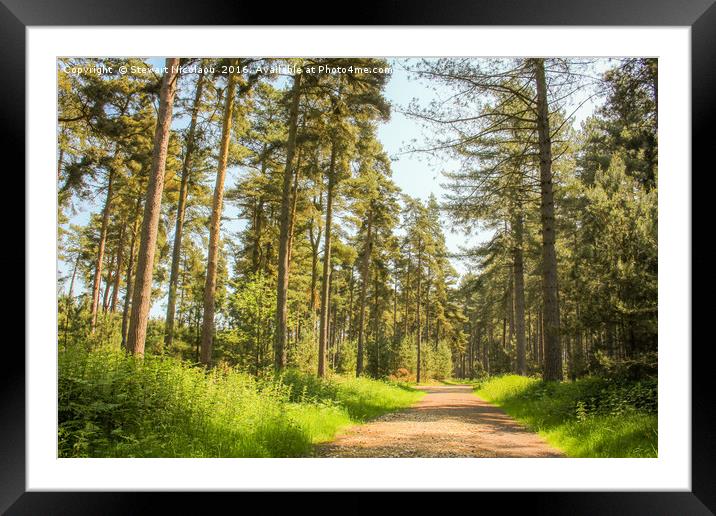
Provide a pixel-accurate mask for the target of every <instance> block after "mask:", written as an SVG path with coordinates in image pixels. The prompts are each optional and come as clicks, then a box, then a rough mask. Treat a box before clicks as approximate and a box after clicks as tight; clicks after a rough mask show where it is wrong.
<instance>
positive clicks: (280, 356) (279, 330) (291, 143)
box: [274, 74, 301, 370]
mask: <svg viewBox="0 0 716 516" xmlns="http://www.w3.org/2000/svg"><path fill="white" fill-rule="evenodd" d="M291 93H292V98H291V107H290V110H289V116H288V118H289V120H288V141H287V142H286V167H285V168H284V172H283V192H282V196H281V229H280V233H279V248H278V279H277V289H276V294H277V295H276V339H275V341H274V365H275V367H276V369H278V370H281V369H283V368H284V367H286V345H287V331H288V328H287V326H286V325H287V320H288V275H289V270H288V269H289V255H290V249H289V238H290V237H289V226H290V224H291V221H290V215H291V179H292V177H293V154H294V152H295V149H296V129H297V126H298V105H299V101H300V99H301V74H296V75H294V77H293V88H292V92H291Z"/></svg>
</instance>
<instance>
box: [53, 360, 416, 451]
mask: <svg viewBox="0 0 716 516" xmlns="http://www.w3.org/2000/svg"><path fill="white" fill-rule="evenodd" d="M419 396H420V393H417V392H416V391H414V390H412V389H409V388H407V387H405V386H399V385H394V384H389V383H387V382H382V381H376V380H370V379H367V378H359V379H355V378H342V377H335V378H333V379H330V380H318V379H317V378H315V377H313V376H312V375H307V374H304V373H300V372H298V371H288V372H287V373H286V374H285V375H283V376H282V377H279V378H274V377H267V378H264V379H257V378H255V377H253V376H251V375H249V374H247V373H244V372H241V371H239V370H237V369H235V368H232V367H229V366H227V365H223V366H220V367H216V368H214V369H212V370H211V371H209V372H207V371H206V370H204V369H202V368H197V367H194V366H192V365H190V364H189V363H187V362H183V361H181V360H178V359H176V358H173V357H167V356H164V357H162V356H152V355H147V356H145V357H144V358H138V357H132V356H128V355H126V354H125V353H123V352H121V351H115V350H109V349H98V350H95V351H92V352H87V351H86V350H84V349H80V348H79V347H75V348H70V349H68V350H67V351H62V352H60V353H59V399H58V421H59V428H58V438H59V444H58V455H59V456H60V457H296V456H305V455H307V454H308V453H309V451H310V448H311V446H312V444H313V443H316V442H319V441H321V440H326V439H330V438H332V437H333V435H335V433H336V432H337V431H338V430H339V429H340V428H341V427H344V426H346V425H348V424H351V423H355V422H360V421H363V420H364V419H366V418H369V417H374V416H376V415H379V414H381V413H383V412H386V411H390V410H395V409H397V408H402V407H405V406H408V405H410V404H412V403H413V402H414V401H415V400H416V399H417V398H418V397H419Z"/></svg>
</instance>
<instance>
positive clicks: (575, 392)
mask: <svg viewBox="0 0 716 516" xmlns="http://www.w3.org/2000/svg"><path fill="white" fill-rule="evenodd" d="M476 389H477V394H478V395H479V396H481V397H483V398H484V399H486V400H488V401H490V402H493V403H495V404H497V405H499V406H500V407H502V408H503V409H504V410H505V411H506V412H507V413H508V414H510V415H512V416H514V417H515V418H517V419H518V420H521V421H522V422H524V423H526V424H527V425H528V426H529V427H530V428H531V429H533V430H536V431H539V432H540V433H542V434H543V435H544V436H545V438H547V440H548V441H550V442H551V443H552V444H554V445H555V446H557V447H560V448H562V449H563V450H565V451H566V452H567V454H568V455H570V456H575V457H655V456H656V455H657V442H658V439H657V437H658V434H657V383H656V380H655V379H652V378H648V379H645V380H641V381H627V380H626V379H625V378H624V377H621V378H596V377H595V378H591V377H590V378H582V379H580V380H577V381H574V382H563V383H557V382H543V381H542V380H539V379H537V378H528V377H524V376H516V375H507V376H500V377H492V378H489V379H486V380H483V381H482V382H480V383H479V384H477V386H476Z"/></svg>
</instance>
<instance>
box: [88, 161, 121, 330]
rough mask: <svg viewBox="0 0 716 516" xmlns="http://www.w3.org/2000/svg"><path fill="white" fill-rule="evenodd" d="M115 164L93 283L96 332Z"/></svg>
mask: <svg viewBox="0 0 716 516" xmlns="http://www.w3.org/2000/svg"><path fill="white" fill-rule="evenodd" d="M114 170H115V169H114V166H113V167H112V168H111V169H110V171H109V179H108V181H107V197H106V198H105V201H104V209H103V210H102V228H101V229H100V233H99V247H98V249H97V261H96V265H95V270H94V281H93V283H92V308H91V312H90V319H91V322H90V328H91V329H90V331H91V332H92V333H94V330H95V326H96V325H97V311H98V309H99V287H100V283H101V281H102V265H103V264H104V248H105V245H106V243H107V230H108V228H109V211H110V208H111V205H112V188H113V186H114V173H115V172H114Z"/></svg>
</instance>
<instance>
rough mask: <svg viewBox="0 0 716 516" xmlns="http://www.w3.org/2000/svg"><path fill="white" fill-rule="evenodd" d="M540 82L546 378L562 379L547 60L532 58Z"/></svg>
mask: <svg viewBox="0 0 716 516" xmlns="http://www.w3.org/2000/svg"><path fill="white" fill-rule="evenodd" d="M532 64H533V67H534V74H535V82H536V85H537V133H538V137H539V168H540V187H541V188H540V194H541V206H540V215H541V221H542V297H543V299H544V321H543V325H544V326H543V331H544V375H543V376H544V379H545V380H562V378H563V373H562V347H561V344H560V335H559V332H560V324H559V288H558V283H557V253H556V250H555V241H556V234H555V229H556V228H555V219H554V192H553V184H552V141H551V136H550V128H549V109H548V105H547V82H546V79H545V72H544V59H533V60H532Z"/></svg>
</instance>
